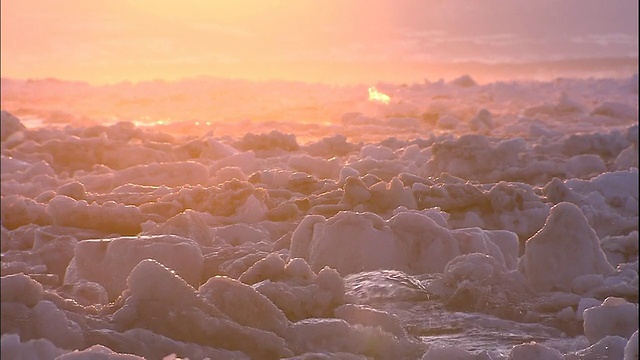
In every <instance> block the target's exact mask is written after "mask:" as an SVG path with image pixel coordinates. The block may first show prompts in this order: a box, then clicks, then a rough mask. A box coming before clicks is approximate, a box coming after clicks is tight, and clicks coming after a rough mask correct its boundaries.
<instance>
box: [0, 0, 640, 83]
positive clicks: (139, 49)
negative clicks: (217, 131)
mask: <svg viewBox="0 0 640 360" xmlns="http://www.w3.org/2000/svg"><path fill="white" fill-rule="evenodd" d="M1 4H2V9H1V11H2V30H1V35H2V39H1V44H2V49H1V50H2V52H1V56H2V58H1V61H2V76H3V77H15V78H42V77H56V78H60V79H67V80H83V81H89V82H91V83H104V82H117V81H123V80H132V81H138V80H144V79H168V80H172V79H178V78H183V77H192V76H198V75H213V76H222V77H240V78H250V79H267V78H282V79H295V80H306V81H325V82H343V81H351V80H359V78H360V77H368V78H375V76H376V72H380V76H381V77H382V75H383V74H382V72H384V74H386V75H389V74H393V73H394V71H397V72H398V73H400V72H401V71H402V70H403V67H407V66H408V65H407V64H419V63H422V62H451V61H469V60H472V61H484V62H508V61H541V60H557V59H563V58H581V57H619V56H637V52H638V1H637V0H612V1H604V0H536V1H531V0H486V1H484V0H483V1H480V0H478V1H470V0H413V1H410V0H404V1H403V0H382V1H371V0H370V1H364V0H351V1H349V0H323V1H315V0H290V1H277V0H255V1H242V0H236V1H211V0H193V1H188V0H187V1H180V2H178V1H156V0H130V1H125V0H120V1H119V0H110V1H104V0H92V1H77V0H2V1H1Z"/></svg>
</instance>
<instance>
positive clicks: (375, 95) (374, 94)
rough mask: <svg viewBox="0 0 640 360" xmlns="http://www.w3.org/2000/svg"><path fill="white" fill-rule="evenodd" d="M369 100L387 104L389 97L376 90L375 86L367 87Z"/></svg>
mask: <svg viewBox="0 0 640 360" xmlns="http://www.w3.org/2000/svg"><path fill="white" fill-rule="evenodd" d="M369 101H375V102H379V103H383V104H385V105H386V104H389V102H390V101H391V97H390V96H389V95H387V94H385V93H382V92H380V91H378V90H377V89H376V88H375V86H370V87H369Z"/></svg>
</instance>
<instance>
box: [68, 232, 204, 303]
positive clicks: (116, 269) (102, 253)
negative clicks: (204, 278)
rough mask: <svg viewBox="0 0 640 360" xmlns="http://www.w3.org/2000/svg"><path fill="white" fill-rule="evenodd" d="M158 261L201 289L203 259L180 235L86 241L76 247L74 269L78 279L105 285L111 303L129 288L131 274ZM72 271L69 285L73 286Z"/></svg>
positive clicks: (191, 241)
mask: <svg viewBox="0 0 640 360" xmlns="http://www.w3.org/2000/svg"><path fill="white" fill-rule="evenodd" d="M149 258H151V259H157V260H158V261H161V262H162V263H163V264H165V265H166V266H169V267H171V268H172V269H174V270H175V271H176V272H177V273H178V274H179V275H180V276H182V277H183V278H184V279H185V280H186V281H187V282H189V283H190V284H193V285H194V286H197V285H198V284H199V282H200V273H201V272H202V268H203V257H202V253H201V251H200V248H199V247H198V245H197V244H196V243H195V242H194V241H193V240H191V239H188V238H184V237H181V236H176V235H149V236H138V237H118V238H113V239H102V240H83V241H80V242H79V243H78V244H76V249H75V257H74V260H72V263H71V264H70V265H69V267H70V268H74V269H75V274H74V275H75V276H77V277H78V278H79V279H85V280H89V281H93V282H96V283H98V284H100V285H102V286H103V287H104V288H105V289H106V290H107V293H108V294H109V299H112V300H113V299H115V298H117V297H118V296H119V295H120V293H121V292H122V291H123V290H124V289H125V288H126V284H125V281H126V279H127V276H129V272H130V271H131V270H132V269H133V268H134V267H135V266H136V265H137V264H138V263H139V262H140V261H142V260H144V259H149ZM70 275H71V273H70V272H69V270H68V271H67V276H66V278H65V283H73V282H75V281H76V279H74V278H72V277H71V276H70Z"/></svg>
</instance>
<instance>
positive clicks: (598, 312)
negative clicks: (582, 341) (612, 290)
mask: <svg viewBox="0 0 640 360" xmlns="http://www.w3.org/2000/svg"><path fill="white" fill-rule="evenodd" d="M637 330H638V305H637V304H633V303H629V302H627V301H626V300H624V299H621V298H616V297H608V298H606V299H605V301H604V303H602V305H600V306H594V307H591V308H588V309H586V310H585V311H584V334H585V336H586V337H587V339H589V342H590V343H592V344H594V343H596V342H598V341H599V340H600V339H602V338H604V337H605V336H607V335H617V336H622V337H625V338H627V339H628V338H630V337H631V335H633V333H634V332H635V331H637Z"/></svg>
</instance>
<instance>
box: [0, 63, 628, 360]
mask: <svg viewBox="0 0 640 360" xmlns="http://www.w3.org/2000/svg"><path fill="white" fill-rule="evenodd" d="M5 85H7V87H5ZM185 89H187V90H191V93H192V94H193V96H187V95H185V94H188V93H189V92H188V91H186V90H185ZM117 90H122V91H117ZM374 91H375V92H378V93H380V94H384V95H386V96H388V102H387V101H386V99H387V97H384V96H382V95H380V96H378V97H377V98H374V99H367V94H368V93H369V94H370V93H373V92H374ZM47 94H49V95H47ZM50 94H57V96H51V95H50ZM176 94H183V95H182V96H176ZM2 96H3V102H2V106H3V111H2V120H1V121H2V123H1V124H2V164H1V172H2V183H1V190H2V205H1V211H2V212H1V218H2V238H1V240H2V247H1V251H2V269H1V270H2V291H1V294H2V302H1V310H2V322H1V325H2V328H1V332H2V346H1V351H2V357H3V358H5V357H6V358H7V359H9V358H13V359H19V358H23V359H75V358H109V359H111V358H113V359H125V358H127V359H137V358H140V357H142V358H147V359H162V358H164V357H166V358H167V359H172V358H189V359H204V358H210V359H234V358H237V359H245V358H253V359H272V358H273V359H278V358H295V359H322V358H341V359H364V358H374V359H425V360H428V359H442V358H447V359H596V358H598V359H622V358H624V359H637V351H638V350H637V349H638V340H637V329H638V325H637V324H638V101H637V99H638V77H637V75H635V76H633V77H630V78H623V79H557V80H554V81H549V82H527V81H519V82H499V83H490V84H484V85H480V84H477V83H476V82H475V81H474V80H473V79H472V78H470V77H463V78H460V79H456V80H454V81H451V82H444V81H439V82H424V83H422V84H413V85H393V84H377V85H376V87H375V88H374V87H371V88H367V87H358V86H353V87H339V88H338V87H328V86H324V85H308V84H299V83H259V84H257V83H256V84H254V83H246V82H234V81H223V80H206V81H205V80H202V81H201V82H198V81H192V82H182V83H176V84H172V83H147V84H140V85H130V84H129V85H119V86H113V87H98V88H93V87H90V86H88V85H84V84H78V83H64V82H52V81H40V82H38V81H36V82H22V81H17V80H8V79H3V90H2ZM376 99H378V100H376ZM380 99H383V100H384V101H379V100H380ZM64 104H67V105H66V108H65V107H64V106H65V105H64Z"/></svg>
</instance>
